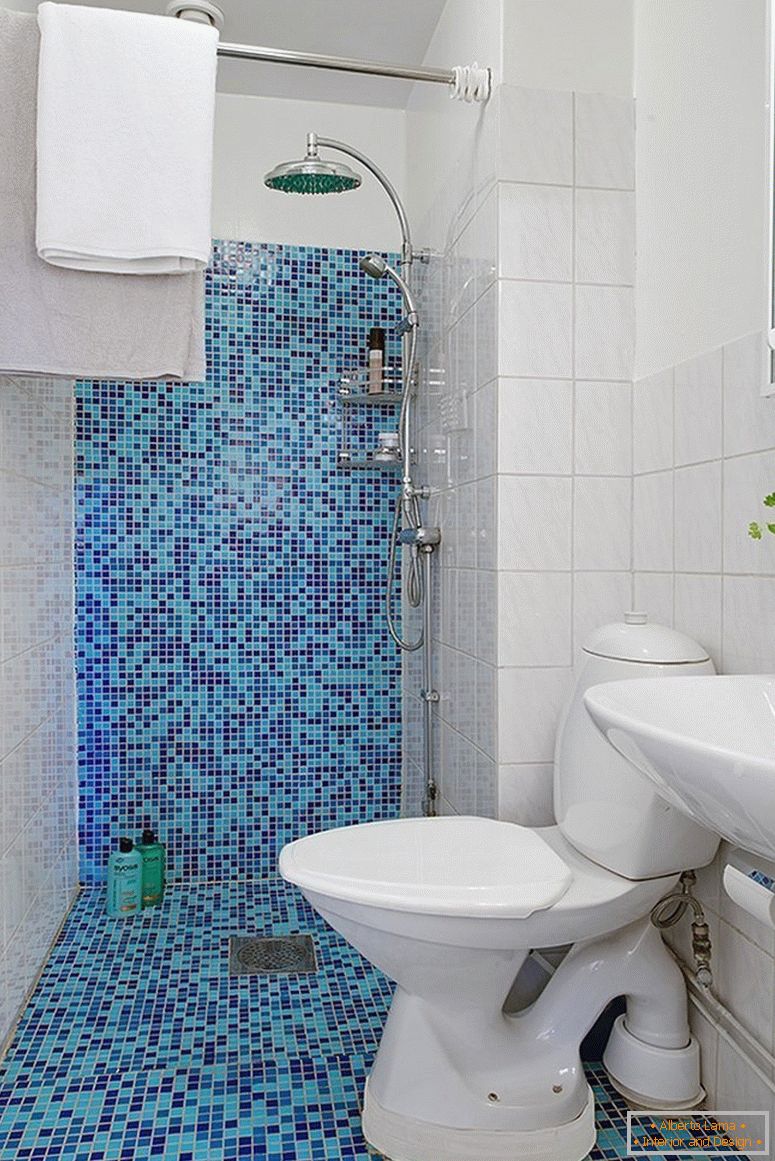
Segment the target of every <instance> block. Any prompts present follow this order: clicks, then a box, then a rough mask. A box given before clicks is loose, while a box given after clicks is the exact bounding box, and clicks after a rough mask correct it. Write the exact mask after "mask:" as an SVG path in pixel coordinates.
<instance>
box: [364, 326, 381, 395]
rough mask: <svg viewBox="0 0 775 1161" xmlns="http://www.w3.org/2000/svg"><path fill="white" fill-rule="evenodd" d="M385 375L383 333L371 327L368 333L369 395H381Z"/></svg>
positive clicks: (379, 328)
mask: <svg viewBox="0 0 775 1161" xmlns="http://www.w3.org/2000/svg"><path fill="white" fill-rule="evenodd" d="M384 374H385V331H384V329H383V328H382V327H372V328H371V330H370V331H369V380H368V384H369V385H368V393H369V395H381V394H382V380H383V377H384Z"/></svg>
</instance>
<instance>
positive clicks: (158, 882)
mask: <svg viewBox="0 0 775 1161" xmlns="http://www.w3.org/2000/svg"><path fill="white" fill-rule="evenodd" d="M137 850H138V851H139V853H140V857H141V859H142V883H143V891H142V896H143V907H155V906H156V904H157V903H161V900H162V895H163V894H164V872H165V861H166V860H165V850H164V845H163V843H160V842H158V841H157V839H156V835H155V834H154V832H153V831H152V830H151V829H150V827H146V829H145V830H144V831H143V837H142V838H141V840H140V842H139V843H138V844H137Z"/></svg>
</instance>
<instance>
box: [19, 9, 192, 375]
mask: <svg viewBox="0 0 775 1161" xmlns="http://www.w3.org/2000/svg"><path fill="white" fill-rule="evenodd" d="M39 44H40V36H39V34H38V22H37V20H36V18H35V17H34V16H30V15H28V14H26V13H21V12H9V11H8V9H6V8H2V7H0V372H2V371H12V372H21V373H23V374H37V373H40V374H45V375H66V376H68V377H77V378H81V379H163V378H164V379H166V378H172V379H184V380H195V381H196V380H201V379H204V374H205V350H204V319H203V315H204V274H203V273H202V272H201V271H196V272H195V273H193V274H183V275H179V274H176V275H171V274H165V275H163V276H161V277H159V276H158V275H149V276H148V277H145V278H125V277H124V276H123V275H121V274H94V273H88V272H85V271H81V270H63V269H62V268H60V267H57V266H50V265H49V263H48V262H41V260H40V258H39V257H38V255H37V254H36V252H35V100H36V93H37V86H38V47H39Z"/></svg>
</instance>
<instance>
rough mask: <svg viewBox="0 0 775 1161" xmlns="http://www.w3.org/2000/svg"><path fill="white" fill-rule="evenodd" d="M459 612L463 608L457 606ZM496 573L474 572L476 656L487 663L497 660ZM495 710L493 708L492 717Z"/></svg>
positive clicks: (478, 570) (462, 611) (494, 662)
mask: <svg viewBox="0 0 775 1161" xmlns="http://www.w3.org/2000/svg"><path fill="white" fill-rule="evenodd" d="M458 609H459V611H460V613H461V614H463V615H464V614H465V610H464V609H462V608H460V606H458ZM497 617H498V574H497V573H496V572H494V571H493V572H490V571H486V570H485V569H477V572H476V656H477V657H478V659H479V660H480V661H485V662H486V663H487V664H488V665H495V664H496V661H497V647H498V645H497ZM494 716H495V711H494V709H493V717H494Z"/></svg>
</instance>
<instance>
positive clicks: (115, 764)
mask: <svg viewBox="0 0 775 1161" xmlns="http://www.w3.org/2000/svg"><path fill="white" fill-rule="evenodd" d="M359 256H360V255H359V254H358V253H356V252H354V251H343V250H324V249H314V248H309V247H292V246H273V245H259V244H256V245H251V244H242V243H232V242H218V243H216V244H215V248H214V257H213V262H212V266H211V269H210V271H209V272H208V276H207V352H208V378H207V382H206V383H204V384H201V383H200V384H185V385H181V384H172V383H142V384H138V383H134V384H127V383H118V382H81V383H79V384H78V386H77V420H76V472H77V477H76V507H77V560H76V574H77V576H76V580H77V627H76V637H77V640H76V648H77V664H78V694H79V747H80V786H81V804H80V806H81V813H80V817H81V849H82V876H83V878H84V880H85V881H86V882H98V881H100V880H101V879H102V878H103V875H104V867H105V863H106V859H107V855H108V852H109V849H110V845H111V843H112V842H113V841H114V840H115V839H117V837H118V836H119V835H120V834H123V833H129V834H135V833H137V832H138V831H139V830H140V829H141V828H142V826H143V824H144V823H145V822H146V820H148V821H150V822H151V824H152V825H153V826H154V827H157V828H158V829H159V831H160V833H161V837H162V839H163V840H164V841H165V842H166V843H167V844H168V847H169V854H170V864H171V871H172V876H173V877H174V878H177V879H188V878H192V877H195V878H200V879H210V880H220V879H229V878H234V877H244V876H249V877H250V876H264V875H266V874H268V873H271V872H273V871H274V869H275V866H276V858H277V852H278V850H279V848H280V846H281V845H282V844H283V843H284V842H286V841H287V840H289V839H291V838H293V837H296V836H298V835H300V834H303V833H306V832H308V831H311V830H317V829H319V828H323V827H332V826H336V825H340V824H345V823H349V822H355V821H360V820H365V819H372V818H380V817H389V816H392V815H395V814H396V813H397V812H398V804H399V783H400V759H399V750H400V737H399V730H400V706H399V670H400V665H399V659H398V657H397V655H396V651H395V648H394V647H393V645H392V644H391V643H390V642H389V639H388V635H387V632H386V630H385V627H384V623H383V619H382V611H381V600H382V586H383V574H384V568H385V557H386V551H387V537H388V529H389V521H390V518H391V513H392V505H393V502H394V495H395V480H394V479H393V478H391V477H390V475H389V474H387V473H382V474H380V473H379V472H373V471H367V472H355V471H353V472H347V471H342V470H341V469H337V467H336V453H337V450H338V444H339V440H340V435H341V426H342V408H341V404H340V403H338V402H337V398H336V386H337V381H338V376H339V374H340V373H341V371H342V369H343V368H344V367H347V366H352V365H353V364H357V363H358V362H360V361H362V353H363V351H364V349H365V346H366V335H367V331H368V328H369V327H370V326H374V325H383V326H386V327H389V326H391V325H393V324H394V322H395V321H396V318H397V312H398V309H399V303H398V300H397V294H396V291H395V289H394V288H392V287H391V286H390V285H389V284H388V282H387V280H385V281H383V282H375V281H374V280H373V279H370V278H367V277H365V276H364V275H363V274H362V273H361V272H360V271H359V270H358V268H357V261H358V257H359ZM395 354H396V352H395V349H393V350H392V351H391V355H392V356H393V357H394V356H395ZM365 415H366V410H365V409H364V413H363V416H365ZM395 421H396V418H395V415H394V414H393V413H391V412H390V411H385V410H384V409H382V408H374V409H369V413H368V419H367V418H364V417H361V418H359V419H358V420H357V421H356V425H355V426H356V428H358V431H359V438H360V439H362V440H363V441H364V442H365V445H368V444H369V443H370V442H372V441H373V438H374V431H375V430H376V427H378V426H392V427H394V426H395Z"/></svg>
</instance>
